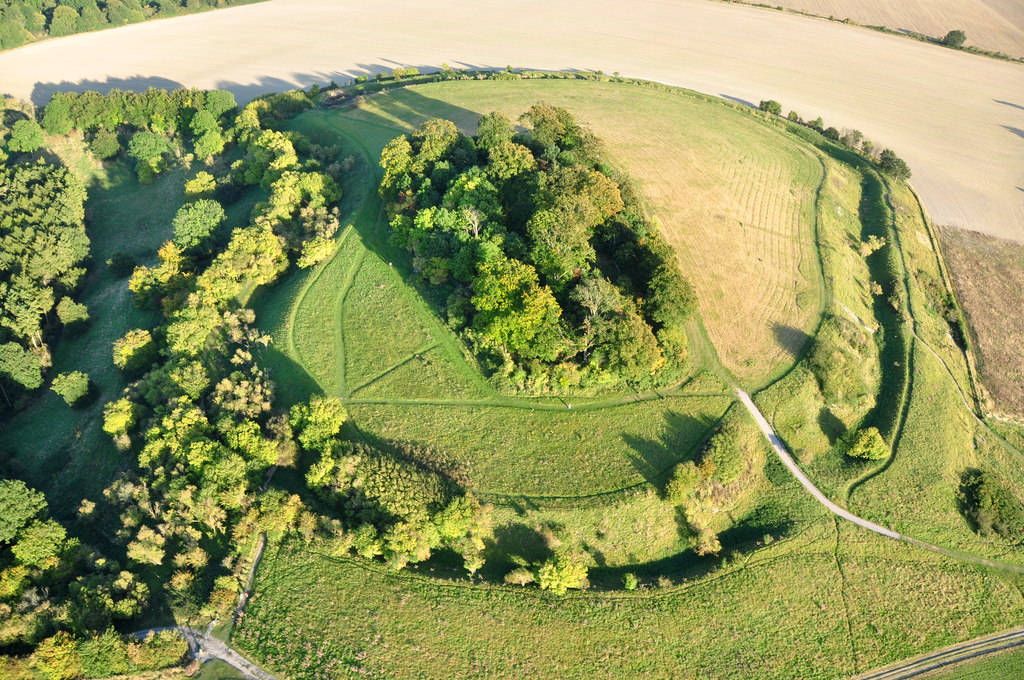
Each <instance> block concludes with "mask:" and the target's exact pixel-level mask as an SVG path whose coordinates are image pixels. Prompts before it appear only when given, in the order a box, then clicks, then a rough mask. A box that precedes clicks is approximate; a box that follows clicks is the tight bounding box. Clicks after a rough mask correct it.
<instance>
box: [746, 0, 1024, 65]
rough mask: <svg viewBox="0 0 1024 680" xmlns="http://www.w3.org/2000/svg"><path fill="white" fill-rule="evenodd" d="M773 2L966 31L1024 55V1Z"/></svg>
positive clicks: (907, 27)
mask: <svg viewBox="0 0 1024 680" xmlns="http://www.w3.org/2000/svg"><path fill="white" fill-rule="evenodd" d="M745 1H746V0H745ZM758 1H760V0H758ZM771 4H772V5H776V6H782V7H785V8H787V9H794V10H799V11H802V12H810V13H811V14H817V15H819V16H823V17H835V18H836V19H846V18H849V19H852V20H854V21H856V22H857V23H859V24H864V25H868V26H887V27H888V28H891V29H894V30H897V31H899V30H903V31H914V32H915V33H924V34H925V35H929V36H932V37H936V38H941V37H942V36H944V35H946V33H947V32H949V31H951V30H953V29H959V30H962V31H964V32H965V33H967V44H968V45H975V46H977V47H981V48H982V49H986V50H993V51H997V52H1003V53H1004V54H1008V55H1010V56H1012V57H1022V56H1024V3H1021V2H1019V0H903V1H902V2H892V1H891V0H772V2H771Z"/></svg>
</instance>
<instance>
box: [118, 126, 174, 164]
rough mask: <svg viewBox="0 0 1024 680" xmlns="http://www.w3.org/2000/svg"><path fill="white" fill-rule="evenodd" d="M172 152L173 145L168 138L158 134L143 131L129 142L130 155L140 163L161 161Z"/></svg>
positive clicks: (133, 136) (137, 133)
mask: <svg viewBox="0 0 1024 680" xmlns="http://www.w3.org/2000/svg"><path fill="white" fill-rule="evenodd" d="M170 151H171V143H170V142H169V141H167V137H165V136H163V135H161V134H157V133H156V132H149V131H147V130H142V131H140V132H136V133H135V134H134V135H132V138H131V139H130V140H128V155H130V156H131V157H132V158H134V159H136V160H138V161H140V162H144V161H150V160H154V159H159V158H161V157H162V156H163V155H164V154H166V153H170Z"/></svg>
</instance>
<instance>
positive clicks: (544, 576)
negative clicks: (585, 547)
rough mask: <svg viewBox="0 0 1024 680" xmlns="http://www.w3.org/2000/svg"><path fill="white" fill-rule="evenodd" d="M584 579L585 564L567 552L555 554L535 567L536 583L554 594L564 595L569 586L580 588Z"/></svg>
mask: <svg viewBox="0 0 1024 680" xmlns="http://www.w3.org/2000/svg"><path fill="white" fill-rule="evenodd" d="M586 580H587V566H586V565H585V564H583V562H582V561H581V560H579V559H578V558H576V557H573V556H570V555H567V554H560V555H556V556H555V557H552V558H551V559H549V560H547V561H545V562H544V563H543V564H541V565H540V567H538V569H537V584H538V585H539V586H540V587H541V589H542V590H550V591H551V592H553V593H555V594H556V595H565V593H566V592H567V591H568V590H569V588H582V587H583V586H584V584H585V583H586Z"/></svg>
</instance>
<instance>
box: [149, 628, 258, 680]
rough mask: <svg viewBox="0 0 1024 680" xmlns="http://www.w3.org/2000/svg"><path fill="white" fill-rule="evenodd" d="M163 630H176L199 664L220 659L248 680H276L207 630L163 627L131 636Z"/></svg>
mask: <svg viewBox="0 0 1024 680" xmlns="http://www.w3.org/2000/svg"><path fill="white" fill-rule="evenodd" d="M165 630H176V631H178V632H179V633H181V635H182V637H184V638H185V641H186V642H188V651H189V653H190V654H191V655H192V656H193V658H195V660H196V661H198V662H200V663H202V662H204V661H209V660H211V659H220V660H221V661H223V662H224V663H227V664H229V665H231V666H233V667H234V668H236V669H237V670H239V671H241V673H242V674H243V675H244V676H245V677H246V678H247V679H248V680H278V678H277V676H275V675H271V674H270V673H268V672H266V671H265V670H263V669H262V668H260V667H259V666H257V665H256V664H254V663H252V662H251V661H249V660H248V659H246V658H245V657H244V656H242V655H241V654H239V653H238V652H236V651H235V650H234V649H232V648H231V647H229V646H228V645H227V644H226V643H224V642H223V641H221V640H218V639H217V638H215V637H213V636H212V635H210V633H209V631H208V630H207V631H200V630H196V629H195V628H192V627H190V626H163V627H161V628H147V629H145V630H140V631H136V632H134V633H132V635H133V636H135V637H137V638H139V639H142V638H145V637H146V636H147V635H149V634H150V633H159V632H161V631H165Z"/></svg>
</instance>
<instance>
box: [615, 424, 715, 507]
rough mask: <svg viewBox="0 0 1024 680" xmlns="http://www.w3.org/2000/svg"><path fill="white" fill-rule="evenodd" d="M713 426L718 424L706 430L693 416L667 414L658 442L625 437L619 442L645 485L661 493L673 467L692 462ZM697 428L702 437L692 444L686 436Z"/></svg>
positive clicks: (656, 440)
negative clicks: (622, 443) (624, 444)
mask: <svg viewBox="0 0 1024 680" xmlns="http://www.w3.org/2000/svg"><path fill="white" fill-rule="evenodd" d="M716 425H717V422H716V423H712V424H711V425H710V426H708V425H706V424H705V423H702V422H701V421H700V420H698V419H697V418H694V417H693V416H688V415H684V414H681V413H677V412H675V411H669V412H668V413H666V414H665V428H664V430H663V431H662V435H661V437H660V438H659V439H647V438H646V437H637V436H634V435H629V434H626V435H623V436H622V440H623V441H624V442H626V444H627V445H629V447H630V448H631V449H632V450H633V453H630V454H628V455H629V459H630V462H631V463H632V464H633V467H634V468H635V469H636V471H637V472H639V473H640V475H641V476H643V478H644V480H645V481H646V482H647V483H648V484H650V485H651V486H654V487H655V488H657V489H658V491H659V492H661V491H664V486H665V483H666V482H667V480H668V476H669V472H670V471H671V469H672V468H673V466H675V465H676V463H680V462H682V461H685V460H692V459H693V457H694V456H695V455H696V453H697V451H698V450H699V449H700V447H701V446H703V444H704V442H705V441H707V438H708V437H710V436H711V431H712V430H713V429H714V427H715V426H716ZM698 428H702V429H703V435H702V436H701V437H699V438H697V439H695V440H694V439H689V438H688V437H687V436H686V433H688V432H693V431H694V430H697V429H698ZM686 445H688V446H686Z"/></svg>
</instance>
